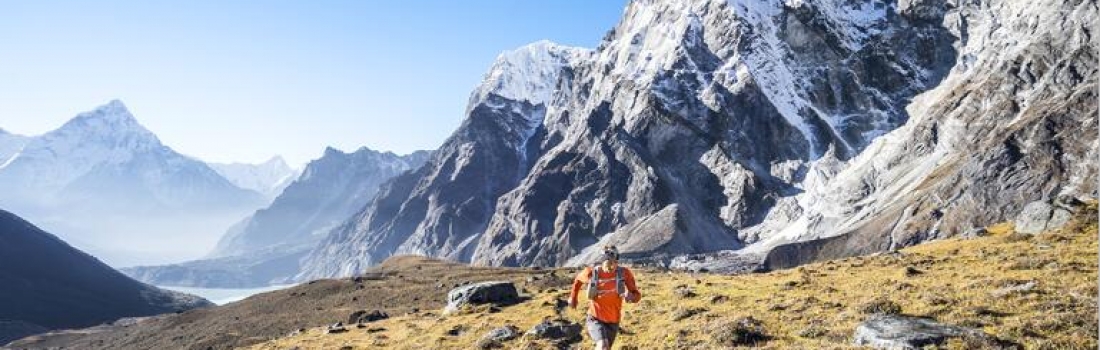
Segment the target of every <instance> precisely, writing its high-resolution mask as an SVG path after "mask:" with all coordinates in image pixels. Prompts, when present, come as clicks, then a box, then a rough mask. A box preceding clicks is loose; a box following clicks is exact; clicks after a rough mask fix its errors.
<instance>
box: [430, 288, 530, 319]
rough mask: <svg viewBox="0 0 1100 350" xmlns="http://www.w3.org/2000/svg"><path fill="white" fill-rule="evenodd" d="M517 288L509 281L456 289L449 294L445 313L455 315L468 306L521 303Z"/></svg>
mask: <svg viewBox="0 0 1100 350" xmlns="http://www.w3.org/2000/svg"><path fill="white" fill-rule="evenodd" d="M519 301H520V300H519V292H517V291H516V286H515V285H514V284H512V282H508V281H492V282H481V283H475V284H471V285H468V286H464V287H461V288H455V289H453V290H451V291H450V292H449V293H447V307H446V308H445V309H444V313H453V312H456V311H458V310H461V309H462V307H463V306H466V305H480V304H489V303H492V304H497V305H509V304H514V303H517V302H519Z"/></svg>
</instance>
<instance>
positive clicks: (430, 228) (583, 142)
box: [299, 0, 1097, 279]
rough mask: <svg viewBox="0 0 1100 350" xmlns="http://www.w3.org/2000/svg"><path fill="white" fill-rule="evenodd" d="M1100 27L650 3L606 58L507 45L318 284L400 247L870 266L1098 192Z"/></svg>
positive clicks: (864, 8) (980, 15)
mask: <svg viewBox="0 0 1100 350" xmlns="http://www.w3.org/2000/svg"><path fill="white" fill-rule="evenodd" d="M1095 17H1096V5H1095V4H1093V3H1088V2H1084V1H1068V2H1066V1H1062V2H1059V1H1034V2H1027V3H1019V2H1010V1H992V2H988V3H977V2H969V1H945V0H915V1H902V2H898V3H892V2H891V3H883V2H878V1H855V0H851V1H847V0H846V1H841V0H826V1H814V2H808V1H790V0H787V1H778V0H773V1H750V0H696V1H663V0H637V1H632V2H631V3H630V4H629V5H628V7H627V9H626V11H625V13H624V15H623V19H622V21H621V22H620V23H619V24H618V26H616V27H615V28H614V29H613V30H612V31H611V32H609V33H608V35H607V36H606V38H605V40H604V41H603V42H602V43H601V44H600V46H599V47H598V48H596V49H595V50H585V49H576V48H567V47H562V46H558V45H554V44H551V43H546V42H540V43H536V44H532V45H529V46H526V47H524V48H521V49H519V50H516V51H513V52H509V53H505V54H503V55H501V56H500V57H499V58H498V60H497V62H496V63H494V65H493V67H492V69H491V70H490V72H489V73H488V74H487V75H486V78H485V82H484V83H483V84H482V86H480V87H479V88H478V89H477V90H476V91H475V92H474V93H473V95H472V97H471V100H470V104H469V107H468V108H467V111H466V120H465V121H464V122H463V124H462V125H461V126H460V127H459V129H458V130H457V131H455V133H454V134H453V135H452V136H451V137H450V138H449V139H448V140H447V141H446V142H445V143H444V145H443V146H442V147H441V148H440V150H438V151H437V152H436V153H435V154H434V155H433V157H432V158H431V160H429V162H428V163H427V164H426V165H425V166H424V167H423V168H421V169H420V170H418V171H416V172H413V173H410V174H406V175H402V176H399V177H397V178H396V179H394V180H393V181H392V182H390V183H389V184H387V185H385V186H384V187H383V188H382V189H381V190H380V193H379V195H378V197H376V198H375V199H374V200H373V201H372V202H371V203H370V204H369V205H368V206H367V207H365V208H364V210H363V211H361V212H360V213H358V214H356V215H355V216H353V217H352V219H351V220H349V221H347V222H346V223H345V224H344V225H342V226H341V227H340V228H338V229H337V230H335V231H333V232H332V234H331V235H330V236H329V237H327V238H326V239H325V240H324V241H323V242H322V244H321V245H320V246H319V247H318V248H317V249H315V250H314V251H313V252H312V253H311V254H310V256H309V257H307V258H306V260H305V263H304V271H303V272H302V274H300V275H299V278H300V279H309V278H317V277H330V276H341V275H348V274H353V273H357V272H361V271H363V270H364V269H365V268H366V267H368V266H371V265H373V264H377V263H378V262H380V261H382V260H383V259H385V258H386V257H389V256H391V255H394V254H421V255H428V256H434V257H443V258H449V259H455V260H460V261H469V262H474V263H477V264H483V265H509V266H511V265H524V266H526V265H579V264H585V263H588V262H590V261H591V259H592V257H593V256H592V255H593V254H594V253H595V252H598V249H594V247H598V246H600V245H603V244H608V243H612V244H617V245H618V246H619V247H620V249H621V250H622V251H623V252H624V257H625V258H628V259H631V260H636V261H645V262H653V263H658V264H673V265H676V266H698V265H700V264H708V263H710V264H712V265H720V266H725V267H726V268H729V269H732V270H739V269H754V268H758V267H760V266H766V265H768V263H767V261H774V259H769V258H768V257H767V256H768V252H769V251H771V250H772V249H773V248H776V247H788V245H790V244H803V243H805V242H818V243H817V244H820V243H821V242H830V241H838V240H841V241H840V242H839V243H834V244H829V245H827V246H828V247H825V248H820V249H816V253H807V254H804V255H805V256H806V257H807V259H810V260H812V259H815V258H816V257H818V256H822V257H824V256H829V255H830V254H835V255H849V254H860V253H868V252H873V251H880V250H885V249H893V248H897V247H901V246H906V245H912V244H916V243H919V242H922V241H925V240H929V239H934V238H939V237H946V236H952V235H958V234H961V233H963V232H965V231H966V230H968V229H970V228H972V227H974V226H982V225H986V224H990V223H993V222H996V221H1003V220H1006V219H1007V218H1009V217H1012V216H1013V215H1015V213H1016V212H1017V211H1018V210H1019V208H1021V207H1022V206H1023V204H1026V203H1027V202H1029V201H1034V200H1040V199H1043V198H1049V197H1051V196H1056V195H1068V196H1095V194H1096V188H1095V184H1093V183H1092V182H1091V180H1086V179H1094V178H1095V175H1096V165H1095V164H1094V162H1089V161H1087V160H1088V159H1093V158H1095V156H1096V154H1097V151H1096V150H1097V141H1096V140H1097V138H1096V125H1095V123H1094V122H1086V121H1090V120H1093V119H1091V118H1093V117H1094V116H1095V114H1094V112H1095V110H1096V104H1095V97H1096V96H1095V95H1094V93H1095V85H1094V84H1095V83H1094V82H1095V80H1094V79H1095V77H1096V74H1095V62H1094V61H1095V59H1094V57H1093V56H1092V52H1091V51H1090V50H1089V49H1088V47H1089V46H1090V45H1091V44H1093V43H1092V41H1093V39H1092V37H1091V36H1090V32H1089V31H1088V30H1087V27H1086V23H1088V22H1089V20H1090V19H1092V18H1095ZM1039 23H1058V24H1059V25H1057V26H1053V25H1050V26H1048V25H1039ZM1079 124H1080V126H1078V125H1079ZM1071 129H1072V130H1071ZM1090 157H1091V158H1090ZM838 237H839V238H838ZM846 237H847V238H846ZM805 244H809V245H810V246H813V244H814V243H805ZM811 248H812V247H811ZM782 249H790V248H782ZM807 251H814V249H808V250H807ZM795 255H799V254H795ZM796 263H800V262H796Z"/></svg>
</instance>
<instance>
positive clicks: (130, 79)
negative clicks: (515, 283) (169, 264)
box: [0, 0, 626, 165]
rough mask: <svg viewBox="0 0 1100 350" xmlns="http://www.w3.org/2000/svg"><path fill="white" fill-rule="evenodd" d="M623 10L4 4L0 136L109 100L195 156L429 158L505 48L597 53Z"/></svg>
mask: <svg viewBox="0 0 1100 350" xmlns="http://www.w3.org/2000/svg"><path fill="white" fill-rule="evenodd" d="M625 3H626V0H600V1H592V0H553V1H551V0H544V1H537V2H536V1H506V0H470V1H445V0H435V1H427V0H402V1H397V0H393V1H367V0H364V1H237V0H228V1H214V0H208V1H138V0H134V1H5V2H0V52H2V53H3V54H0V128H3V129H5V130H8V131H10V132H15V133H20V134H25V135H36V134H41V133H43V132H46V131H49V130H51V129H54V128H56V127H58V126H60V125H61V124H62V123H64V122H65V121H66V120H68V119H69V118H71V117H73V116H75V115H76V114H77V113H79V112H81V111H85V110H89V109H92V108H94V107H96V106H98V105H100V104H103V103H106V102H107V101H109V100H111V99H115V98H118V99H121V100H122V101H123V102H125V103H126V105H127V106H128V107H129V108H130V110H131V111H132V112H133V113H134V114H135V116H136V117H137V118H138V120H139V121H141V122H142V124H144V125H145V126H146V127H148V128H149V129H150V130H152V131H153V132H154V133H156V134H157V135H158V136H160V138H161V140H162V141H164V143H166V144H168V145H169V146H171V147H173V148H175V149H176V150H177V151H180V152H182V153H185V154H189V155H193V156H197V157H199V158H202V159H204V160H210V161H218V162H227V161H246V162H259V161H263V160H265V159H267V158H269V157H271V156H273V155H276V154H279V155H283V156H284V157H286V158H287V160H288V161H290V162H292V163H295V164H299V165H300V164H304V163H305V162H307V161H309V160H310V159H312V158H315V157H317V156H320V154H321V152H322V150H323V149H324V147H325V146H330V145H331V146H334V147H337V148H340V149H344V150H353V149H355V148H358V147H360V146H368V147H371V148H374V149H379V150H392V151H395V152H398V153H405V152H409V151H412V150H416V149H430V148H434V147H436V146H437V145H439V143H440V142H442V140H443V139H445V138H446V137H447V136H448V135H449V134H450V133H451V132H452V131H453V130H454V128H455V127H456V126H458V124H459V122H460V121H461V119H462V117H463V115H462V112H463V110H464V108H465V104H466V101H467V98H468V97H469V93H470V91H471V90H472V89H473V88H474V87H475V86H476V85H477V84H478V82H479V81H480V80H481V78H482V75H483V74H484V73H485V71H486V70H487V69H488V68H489V66H490V64H491V63H492V61H493V59H494V58H495V57H496V56H497V54H499V53H500V52H501V51H504V50H508V49H512V48H515V47H518V46H521V45H523V44H526V43H529V42H533V41H537V40H540V39H549V40H552V41H556V42H559V43H563V44H568V45H576V46H584V47H595V46H596V45H597V44H598V43H599V40H600V39H601V38H602V37H603V35H604V34H605V33H606V32H607V31H608V30H609V29H611V28H612V27H613V26H614V25H615V23H616V22H617V21H618V19H619V16H620V15H621V14H622V10H623V7H624V6H625Z"/></svg>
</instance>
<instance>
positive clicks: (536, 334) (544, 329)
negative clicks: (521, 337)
mask: <svg viewBox="0 0 1100 350" xmlns="http://www.w3.org/2000/svg"><path fill="white" fill-rule="evenodd" d="M527 335H528V336H530V337H532V338H535V339H547V340H554V341H565V342H573V341H579V340H580V339H581V325H579V324H576V323H573V322H569V321H566V320H544V321H542V322H541V323H539V324H537V325H535V326H534V327H532V328H531V329H530V330H528V331H527Z"/></svg>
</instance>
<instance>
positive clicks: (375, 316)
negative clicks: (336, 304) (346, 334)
mask: <svg viewBox="0 0 1100 350" xmlns="http://www.w3.org/2000/svg"><path fill="white" fill-rule="evenodd" d="M387 318H390V315H389V314H386V313H385V312H383V311H381V310H374V311H371V312H367V311H366V310H359V311H356V312H353V313H351V315H349V316H348V324H353V323H368V322H374V321H379V320H384V319H387Z"/></svg>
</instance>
